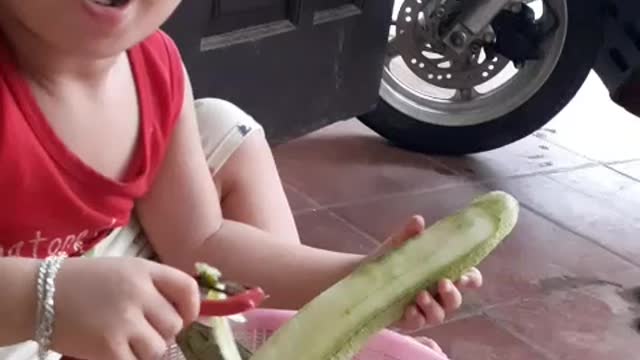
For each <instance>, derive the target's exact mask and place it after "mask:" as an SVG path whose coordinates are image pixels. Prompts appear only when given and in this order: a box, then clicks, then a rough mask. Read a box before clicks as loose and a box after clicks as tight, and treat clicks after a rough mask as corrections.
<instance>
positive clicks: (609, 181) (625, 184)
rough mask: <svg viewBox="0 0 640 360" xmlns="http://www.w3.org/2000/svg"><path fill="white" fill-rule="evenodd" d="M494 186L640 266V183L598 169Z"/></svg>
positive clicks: (505, 182)
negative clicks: (639, 235)
mask: <svg viewBox="0 0 640 360" xmlns="http://www.w3.org/2000/svg"><path fill="white" fill-rule="evenodd" d="M491 186H493V187H495V188H499V189H504V190H507V191H509V192H510V193H512V194H513V195H514V196H516V197H517V198H518V199H519V200H520V201H521V202H523V203H525V204H527V205H528V206H530V207H531V208H533V209H534V210H535V211H536V212H539V213H541V214H543V215H544V216H546V217H548V218H550V219H553V221H554V222H557V223H559V224H561V225H562V226H565V227H567V228H569V229H571V230H573V231H574V232H577V233H579V234H582V235H584V236H587V237H589V238H590V239H592V240H593V241H596V242H598V243H599V244H601V245H602V246H603V247H606V248H608V249H610V250H611V251H613V252H616V253H618V254H620V255H622V256H624V257H626V258H628V259H629V260H631V261H634V262H635V263H636V264H637V265H640V240H639V239H638V234H640V212H638V209H639V208H640V183H639V182H636V181H634V180H632V179H629V178H628V177H626V176H623V175H620V174H618V173H616V172H615V171H612V170H609V169H606V168H604V167H598V168H590V169H582V170H576V171H571V172H566V173H558V174H553V175H549V176H536V177H529V178H523V179H513V180H506V181H497V182H494V183H492V185H491Z"/></svg>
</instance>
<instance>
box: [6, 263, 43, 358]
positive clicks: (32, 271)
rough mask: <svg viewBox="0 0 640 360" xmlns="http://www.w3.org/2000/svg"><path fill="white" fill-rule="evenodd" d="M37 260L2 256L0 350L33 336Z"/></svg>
mask: <svg viewBox="0 0 640 360" xmlns="http://www.w3.org/2000/svg"><path fill="white" fill-rule="evenodd" d="M37 272H38V261H36V260H30V259H19V258H1V257H0V289H2V290H1V291H2V295H1V296H0V319H2V320H1V321H0V323H1V326H0V347H2V346H6V345H11V344H15V343H19V342H23V341H26V340H28V339H29V338H31V337H33V331H34V326H35V321H36V318H35V313H36V278H37Z"/></svg>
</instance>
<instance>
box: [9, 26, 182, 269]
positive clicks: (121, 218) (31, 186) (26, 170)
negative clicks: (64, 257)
mask: <svg viewBox="0 0 640 360" xmlns="http://www.w3.org/2000/svg"><path fill="white" fill-rule="evenodd" d="M128 55H129V61H130V64H131V67H132V71H133V74H134V79H135V83H136V89H137V94H138V102H139V109H140V124H141V127H140V129H141V136H140V137H139V140H138V143H137V145H136V146H137V149H136V152H135V155H134V158H133V161H131V163H130V164H131V165H130V168H129V170H128V173H127V176H126V177H125V179H123V180H122V181H114V180H111V179H109V178H106V177H104V176H102V175H101V174H99V173H98V172H96V171H94V170H93V169H92V168H90V167H89V166H88V165H86V164H84V163H83V162H82V161H81V160H80V159H79V158H78V157H77V156H75V155H74V154H73V153H72V152H71V151H70V150H69V149H67V148H66V147H65V145H64V144H63V143H62V141H61V140H60V139H59V138H57V137H56V135H55V134H54V132H53V130H52V129H51V128H50V127H49V125H48V122H47V120H46V119H45V117H44V115H43V113H42V112H40V110H39V108H38V104H37V103H36V101H35V99H34V97H33V96H32V94H31V93H30V90H29V87H28V85H27V83H26V82H25V80H24V79H23V78H22V77H21V75H20V72H19V71H18V69H17V67H16V65H15V62H13V58H12V55H11V54H10V52H9V51H8V50H7V47H6V46H4V45H3V44H2V43H0V256H20V257H35V258H43V257H46V256H47V255H52V254H59V253H62V252H64V253H66V254H69V255H70V256H74V255H80V254H82V253H83V252H85V251H87V250H89V249H90V248H91V247H92V246H93V245H95V244H96V243H97V242H99V241H100V240H101V239H102V238H104V237H105V236H107V235H108V234H109V233H110V232H111V231H112V230H113V229H114V228H116V227H120V226H123V225H126V224H127V222H128V221H129V219H130V216H131V213H132V209H133V206H134V201H135V200H136V199H138V198H139V197H141V196H142V195H144V194H145V193H146V192H147V191H148V190H149V188H150V186H151V184H152V182H153V179H154V176H155V174H156V172H157V170H158V168H159V166H160V163H161V162H162V160H163V157H164V153H165V151H166V149H167V146H168V143H169V140H170V137H171V134H172V129H173V128H174V125H175V123H176V122H177V120H178V116H179V114H180V111H181V109H182V103H183V98H184V96H183V94H184V92H183V91H184V76H183V68H182V61H181V58H180V54H179V52H178V49H177V47H176V46H175V44H174V43H173V42H172V41H171V39H170V38H169V37H168V36H167V35H166V34H164V33H163V32H161V31H158V32H156V33H154V34H153V35H151V36H150V37H148V38H147V39H145V40H144V41H143V42H141V43H140V44H138V45H136V46H135V47H133V48H131V49H130V50H129V51H128ZM116 111H117V110H116ZM105 151H109V150H108V149H105Z"/></svg>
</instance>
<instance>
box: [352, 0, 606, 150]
mask: <svg viewBox="0 0 640 360" xmlns="http://www.w3.org/2000/svg"><path fill="white" fill-rule="evenodd" d="M545 1H548V2H550V3H551V2H555V4H556V7H555V9H554V10H556V12H557V14H559V15H560V16H559V17H558V19H559V21H560V22H559V23H558V25H559V26H558V28H557V29H556V30H555V31H556V32H559V33H556V34H554V35H553V36H552V37H551V39H550V40H549V44H547V45H546V47H545V49H546V51H547V53H545V58H543V59H541V60H536V61H528V62H527V63H525V65H524V67H521V68H519V69H518V70H516V68H515V67H512V70H513V71H515V72H516V75H514V76H513V78H511V79H510V80H508V81H506V82H505V83H504V84H501V85H499V86H498V87H497V88H496V89H494V90H489V91H487V92H484V93H479V92H476V91H475V90H474V95H475V97H474V98H472V99H471V98H469V100H470V101H458V100H460V97H456V96H457V95H456V94H457V93H456V94H454V96H453V97H452V99H455V101H453V100H452V101H448V102H447V101H442V100H441V99H433V98H430V97H429V96H425V95H422V94H420V93H419V91H418V90H415V89H412V88H410V87H409V86H407V84H408V83H413V84H416V79H419V78H418V76H414V79H413V80H411V79H410V80H408V81H406V82H404V83H403V82H402V81H401V80H399V79H398V77H397V76H396V75H394V74H393V73H392V71H391V70H392V67H393V66H394V65H393V59H392V57H391V56H389V57H388V61H387V62H386V64H385V69H384V72H383V74H384V75H383V79H382V83H381V88H380V98H379V103H378V106H377V107H376V109H375V110H373V111H371V112H370V113H367V114H364V115H361V116H359V119H360V120H361V121H362V122H363V123H364V124H365V125H367V126H368V127H370V128H371V129H372V130H374V131H375V132H377V133H378V134H380V135H381V136H383V137H384V138H386V139H388V140H389V141H390V142H392V143H394V144H396V145H397V146H399V147H402V148H405V149H408V150H412V151H416V152H422V153H427V154H438V155H465V154H471V153H477V152H483V151H488V150H493V149H497V148H500V147H503V146H505V145H508V144H510V143H513V142H515V141H518V140H520V139H522V138H524V137H526V136H528V135H530V134H532V133H533V132H535V131H537V130H538V129H540V128H542V127H543V126H544V125H545V124H546V123H547V122H549V121H550V120H551V119H552V118H553V117H554V116H555V115H557V114H558V113H559V112H560V111H561V110H562V109H563V108H564V107H565V106H566V105H567V104H568V103H569V102H570V101H571V99H572V98H573V97H574V96H575V94H576V93H577V91H578V90H579V88H580V87H581V86H582V84H583V83H584V81H585V80H586V78H587V76H588V74H589V72H590V71H591V69H592V66H593V64H594V62H595V59H596V56H597V53H598V50H599V49H600V46H601V42H602V36H603V23H602V15H601V11H602V5H601V3H600V1H599V0H589V1H584V0H545ZM558 11H559V12H558ZM408 20H409V19H408ZM398 21H402V18H399V19H398ZM554 49H555V50H554ZM396 52H397V50H396ZM394 55H396V56H397V53H396V54H394ZM399 59H400V61H399V62H398V61H397V60H396V65H395V66H396V67H398V68H402V67H403V66H404V67H405V70H408V72H411V70H410V69H409V68H408V67H407V66H406V65H405V64H406V63H404V61H403V60H402V57H399ZM505 71H506V69H505ZM447 76H448V75H447ZM483 76H484V74H483ZM418 81H422V80H418ZM423 83H426V82H424V81H423ZM427 85H428V84H427ZM420 86H422V85H421V84H418V87H420Z"/></svg>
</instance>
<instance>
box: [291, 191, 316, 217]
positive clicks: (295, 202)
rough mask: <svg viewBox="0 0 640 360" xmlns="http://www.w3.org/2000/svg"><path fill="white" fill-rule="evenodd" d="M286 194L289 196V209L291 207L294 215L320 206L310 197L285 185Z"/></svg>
mask: <svg viewBox="0 0 640 360" xmlns="http://www.w3.org/2000/svg"><path fill="white" fill-rule="evenodd" d="M284 192H285V194H286V195H287V200H288V201H289V207H291V210H292V211H293V213H294V214H295V213H298V212H300V211H304V210H309V209H315V208H317V207H318V206H319V205H318V204H316V203H315V202H314V201H313V200H311V199H310V198H309V197H308V196H306V195H304V194H303V193H301V192H299V191H298V190H296V189H294V188H293V187H292V186H290V185H287V184H284Z"/></svg>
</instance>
